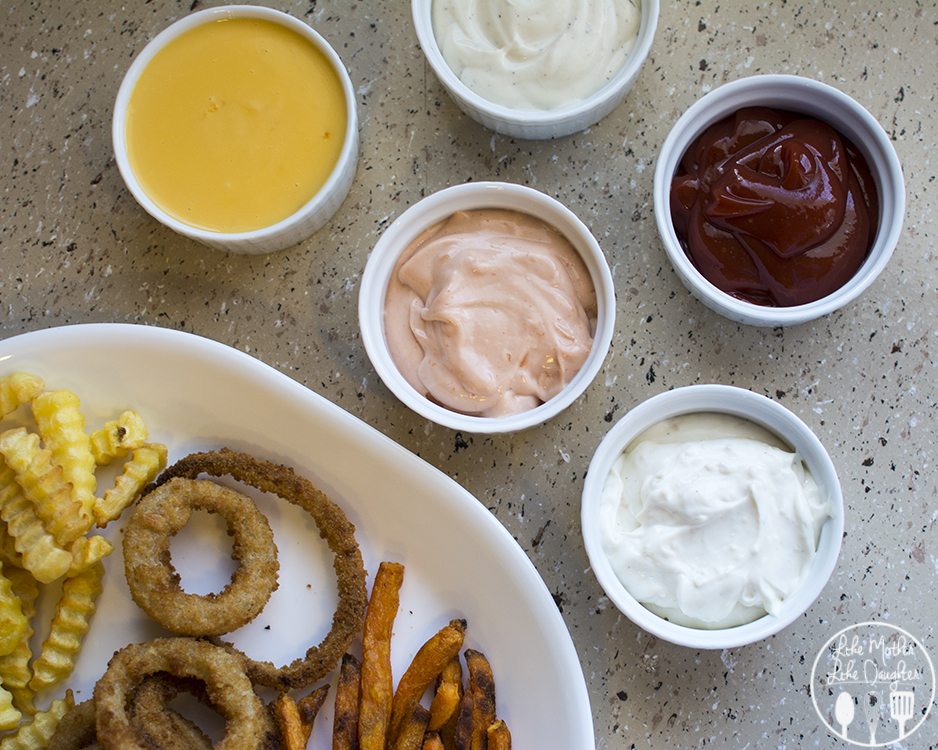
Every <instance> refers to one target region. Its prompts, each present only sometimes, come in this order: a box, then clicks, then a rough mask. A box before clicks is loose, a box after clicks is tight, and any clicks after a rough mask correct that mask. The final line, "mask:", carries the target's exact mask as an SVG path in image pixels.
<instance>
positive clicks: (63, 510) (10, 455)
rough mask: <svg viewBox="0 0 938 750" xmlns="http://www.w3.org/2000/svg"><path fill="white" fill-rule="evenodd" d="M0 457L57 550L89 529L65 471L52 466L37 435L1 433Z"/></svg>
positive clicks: (20, 430)
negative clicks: (57, 547) (51, 537)
mask: <svg viewBox="0 0 938 750" xmlns="http://www.w3.org/2000/svg"><path fill="white" fill-rule="evenodd" d="M0 453H2V454H3V457H4V459H5V460H6V463H7V466H9V467H10V468H11V469H13V471H14V472H15V473H16V483H17V484H19V486H20V487H21V488H22V489H23V494H24V495H26V497H27V499H29V500H30V501H32V503H33V505H35V506H36V512H37V513H38V514H39V518H40V519H41V520H42V524H43V526H44V527H45V529H46V531H48V532H49V533H50V534H52V536H53V538H54V539H55V542H56V544H57V545H58V546H60V547H67V546H68V545H69V544H71V543H72V542H73V541H75V540H76V539H77V538H78V537H80V536H81V535H82V534H84V533H85V532H86V531H87V530H88V529H89V528H90V527H91V517H90V516H88V515H87V514H85V512H84V509H83V508H82V505H81V503H79V502H78V501H77V500H75V499H74V498H73V497H72V487H71V485H70V484H69V483H68V482H67V481H66V480H65V472H64V470H63V469H62V467H61V466H59V465H58V464H56V463H54V462H53V460H52V452H51V451H49V450H46V449H45V448H40V446H39V436H38V435H36V434H35V433H31V432H27V431H26V429H25V428H23V427H18V428H15V429H12V430H7V431H6V432H3V433H0Z"/></svg>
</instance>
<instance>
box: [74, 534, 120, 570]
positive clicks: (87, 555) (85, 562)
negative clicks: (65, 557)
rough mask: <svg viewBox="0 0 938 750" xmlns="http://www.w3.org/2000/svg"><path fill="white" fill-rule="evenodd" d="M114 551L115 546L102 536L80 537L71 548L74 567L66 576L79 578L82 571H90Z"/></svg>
mask: <svg viewBox="0 0 938 750" xmlns="http://www.w3.org/2000/svg"><path fill="white" fill-rule="evenodd" d="M113 551H114V545H113V544H111V543H110V542H109V541H108V540H107V539H105V538H104V537H103V536H101V535H100V534H92V535H91V536H81V537H78V539H76V540H75V541H74V542H73V543H72V546H71V548H70V552H71V553H72V565H71V567H70V568H69V569H68V573H67V574H66V575H68V576H69V577H72V576H77V575H78V574H79V573H81V572H82V571H85V570H88V568H90V567H91V566H92V565H94V564H95V563H97V562H100V561H101V560H103V559H104V558H105V557H107V556H108V555H110V554H111V553H112V552H113Z"/></svg>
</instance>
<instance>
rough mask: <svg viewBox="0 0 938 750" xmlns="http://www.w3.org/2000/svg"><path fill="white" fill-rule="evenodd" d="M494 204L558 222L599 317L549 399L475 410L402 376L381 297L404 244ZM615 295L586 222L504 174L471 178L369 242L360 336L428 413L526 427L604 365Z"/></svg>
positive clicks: (385, 373)
mask: <svg viewBox="0 0 938 750" xmlns="http://www.w3.org/2000/svg"><path fill="white" fill-rule="evenodd" d="M479 208H499V209H506V210H514V211H520V212H522V213H526V214H529V215H531V216H534V217H535V218H538V219H540V220H542V221H544V222H545V223H547V224H549V225H551V226H552V227H554V228H555V229H557V230H558V231H559V232H560V233H561V234H562V235H563V236H564V237H566V238H567V239H568V240H569V241H570V243H571V244H572V245H573V247H574V248H575V249H576V250H577V252H579V253H580V256H581V257H582V258H583V262H584V263H585V264H586V268H587V270H588V271H589V274H590V278H591V279H592V281H593V287H594V288H595V289H596V303H597V313H598V314H597V320H596V332H595V334H594V336H593V346H592V348H591V350H590V353H589V356H588V357H587V359H586V362H584V363H583V366H582V367H581V368H580V370H579V372H577V374H576V375H575V376H574V378H573V380H571V381H570V382H569V383H568V384H567V385H566V387H565V388H564V389H563V390H561V391H560V393H558V394H557V395H556V396H554V397H553V398H552V399H550V400H549V401H547V402H545V403H543V404H541V405H540V406H538V407H536V408H534V409H530V410H528V411H525V412H521V413H519V414H512V415H509V416H504V417H477V416H469V415H466V414H460V413H458V412H454V411H451V410H449V409H447V408H445V407H443V406H440V405H439V404H436V403H434V402H432V401H430V400H429V399H428V398H426V397H425V396H424V395H423V394H421V393H419V392H418V391H417V390H415V389H414V388H413V386H411V385H410V383H408V382H407V380H406V379H405V378H404V376H403V375H402V374H401V372H400V370H398V368H397V365H395V363H394V359H393V358H392V356H391V353H390V351H389V350H388V344H387V339H386V338H385V334H384V300H385V296H386V294H387V288H388V282H389V281H390V279H391V274H392V272H393V271H394V265H395V263H397V259H398V258H399V257H400V255H401V253H402V252H403V251H404V250H405V249H406V248H407V246H408V245H409V244H410V243H411V242H412V241H413V240H414V239H415V238H416V237H417V235H419V234H420V233H421V232H423V231H424V230H425V229H428V228H429V227H431V226H433V225H434V224H437V223H438V222H440V221H442V220H443V219H445V218H447V217H448V216H451V215H452V214H453V213H455V212H457V211H468V210H472V209H479ZM615 310H616V299H615V290H614V289H613V285H612V274H611V273H610V271H609V265H608V264H607V263H606V259H605V257H604V256H603V252H602V250H601V249H600V247H599V243H598V242H597V241H596V239H595V238H594V237H593V235H592V234H591V233H590V231H589V229H587V228H586V225H585V224H583V222H582V221H580V220H579V219H578V218H577V217H576V215H575V214H574V213H573V212H572V211H571V210H570V209H569V208H567V207H566V206H564V205H563V204H562V203H560V202H559V201H557V200H554V199H553V198H551V197H550V196H547V195H544V193H540V192H538V191H537V190H533V189H532V188H529V187H524V186H522V185H513V184H509V183H503V182H470V183H466V184H464V185H456V186H454V187H450V188H446V189H445V190H441V191H439V192H438V193H434V194H433V195H430V196H428V197H426V198H424V199H423V200H421V201H420V202H419V203H416V204H414V205H413V206H411V207H410V208H408V209H407V210H406V211H405V212H404V213H402V214H401V215H400V216H399V217H398V218H397V219H396V220H395V221H394V223H392V224H391V226H389V227H388V228H387V229H386V230H385V232H384V234H382V235H381V238H380V239H379V240H378V242H377V244H376V245H375V247H374V250H372V252H371V255H370V256H369V258H368V263H367V264H366V265H365V272H364V274H363V275H362V283H361V289H360V291H359V296H358V320H359V325H360V327H361V335H362V341H363V342H364V344H365V351H366V352H368V357H369V358H370V359H371V363H372V365H373V366H374V368H375V370H376V371H377V372H378V375H379V376H380V377H381V380H382V381H384V384H385V385H386V386H387V387H388V388H389V389H390V390H391V392H392V393H394V395H395V396H397V397H398V398H399V399H400V400H401V401H403V402H404V403H405V404H406V405H407V406H409V407H410V408H411V409H413V410H414V411H415V412H417V413H418V414H420V415H421V416H423V417H426V418H427V419H429V420H431V421H433V422H436V423H437V424H440V425H443V426H444V427H449V428H451V429H454V430H460V431H462V432H475V433H499V432H515V431H517V430H525V429H527V428H529V427H534V426H536V425H539V424H542V423H543V422H546V421H547V420H548V419H551V418H552V417H554V416H556V415H557V414H559V413H560V412H561V411H563V410H564V409H566V408H567V407H568V406H569V405H570V404H571V403H573V401H574V400H576V399H577V398H578V397H579V396H580V394H582V393H583V391H585V390H586V388H587V387H588V386H589V384H590V383H591V382H592V381H593V378H594V377H596V374H597V373H598V372H599V370H600V368H601V367H602V364H603V360H604V359H605V358H606V353H607V352H608V351H609V343H610V342H611V341H612V331H613V327H614V325H615Z"/></svg>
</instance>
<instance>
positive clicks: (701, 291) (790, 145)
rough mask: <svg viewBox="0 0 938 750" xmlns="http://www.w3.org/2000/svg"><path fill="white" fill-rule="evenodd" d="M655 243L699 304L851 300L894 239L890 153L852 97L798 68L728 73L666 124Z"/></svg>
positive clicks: (829, 305) (792, 306) (793, 310)
mask: <svg viewBox="0 0 938 750" xmlns="http://www.w3.org/2000/svg"><path fill="white" fill-rule="evenodd" d="M654 202H655V219H656V221H657V224H658V232H659V234H660V236H661V240H662V243H663V245H664V248H665V251H666V252H667V254H668V257H669V258H670V260H671V262H672V264H673V265H674V268H675V271H676V272H677V274H678V277H679V278H680V279H681V281H682V282H683V283H684V284H685V286H687V288H688V289H689V290H690V291H691V292H692V293H693V294H694V295H695V296H696V297H697V298H698V299H699V300H700V301H701V302H703V303H704V304H705V305H706V306H707V307H709V308H711V309H712V310H715V311H716V312H718V313H720V314H722V315H724V316H726V317H728V318H730V319H732V320H735V321H738V322H741V323H746V324H749V325H758V326H785V325H796V324H799V323H804V322H806V321H808V320H813V319H815V318H818V317H820V316H822V315H826V314H828V313H830V312H832V311H834V310H837V309H839V308H841V307H843V306H844V305H846V304H848V303H850V302H851V301H853V300H854V299H856V298H857V297H858V296H859V295H860V294H861V293H862V292H863V291H864V290H865V289H866V288H867V287H868V286H869V285H870V284H872V283H873V281H874V280H875V279H876V277H877V276H878V275H879V274H880V273H881V272H882V270H883V269H884V268H885V266H886V264H887V263H888V261H889V258H890V257H891V255H892V252H893V250H894V249H895V246H896V244H897V242H898V239H899V235H900V232H901V229H902V219H903V214H904V212H905V186H904V182H903V178H902V169H901V167H900V164H899V159H898V156H897V155H896V151H895V149H894V148H893V146H892V143H891V141H890V140H889V138H888V136H887V135H886V133H885V132H884V131H883V129H882V127H881V126H880V125H879V123H878V122H876V120H875V119H874V118H873V116H872V115H871V114H870V113H869V112H867V111H866V109H864V108H863V107H862V106H861V105H860V104H858V103H857V102H856V101H854V100H853V99H851V98H850V97H849V96H847V95H846V94H844V93H843V92H841V91H839V90H837V89H835V88H833V87H831V86H828V85H826V84H823V83H820V82H818V81H814V80H811V79H808V78H801V77H799V76H787V75H760V76H752V77H750V78H743V79H740V80H738V81H733V82H731V83H728V84H725V85H723V86H721V87H719V88H718V89H715V90H714V91H711V92H710V93H709V94H707V95H706V96H704V97H702V98H701V99H699V100H698V101H697V102H696V103H695V104H693V105H692V106H691V107H690V108H689V109H688V110H687V111H686V112H685V113H684V115H683V116H681V118H680V119H678V121H677V123H675V125H674V127H673V128H672V129H671V132H670V133H669V134H668V137H667V138H666V139H665V142H664V145H663V146H662V147H661V153H660V156H659V159H658V164H657V167H656V170H655V183H654Z"/></svg>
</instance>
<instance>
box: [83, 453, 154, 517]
mask: <svg viewBox="0 0 938 750" xmlns="http://www.w3.org/2000/svg"><path fill="white" fill-rule="evenodd" d="M166 456H167V451H166V446H165V445H162V444H161V443H147V444H146V445H144V446H143V447H141V448H137V450H135V451H134V452H133V454H132V455H131V457H130V460H129V461H128V462H127V463H126V464H125V465H124V471H123V472H122V473H121V474H120V476H118V477H117V480H116V481H115V482H114V487H112V488H111V489H109V490H108V491H107V492H105V493H104V497H100V498H98V499H97V500H96V501H95V505H94V518H95V521H96V522H97V524H98V526H102V527H103V526H107V525H108V524H109V523H110V522H111V521H113V520H114V519H115V518H117V517H118V516H120V514H121V513H122V512H123V510H124V508H126V507H127V506H128V505H130V504H131V503H132V502H133V501H134V500H135V499H136V498H137V496H138V495H139V494H140V493H141V492H143V489H144V487H146V486H147V485H148V484H149V483H150V482H152V481H153V480H154V479H156V475H157V474H159V473H160V471H162V470H163V468H164V467H165V466H166Z"/></svg>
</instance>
